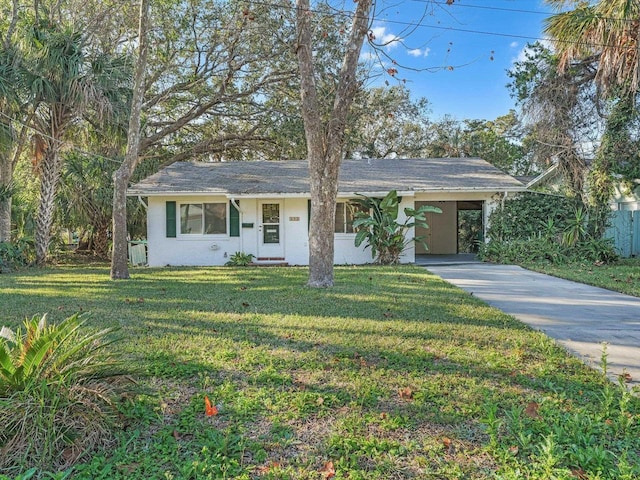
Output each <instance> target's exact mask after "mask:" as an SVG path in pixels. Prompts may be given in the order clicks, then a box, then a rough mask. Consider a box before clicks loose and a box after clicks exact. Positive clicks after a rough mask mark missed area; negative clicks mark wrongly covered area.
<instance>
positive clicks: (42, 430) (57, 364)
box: [0, 314, 124, 473]
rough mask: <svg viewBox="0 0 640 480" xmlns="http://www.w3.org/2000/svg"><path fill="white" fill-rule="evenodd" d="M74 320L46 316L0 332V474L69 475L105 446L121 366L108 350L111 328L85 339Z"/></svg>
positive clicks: (114, 412)
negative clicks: (32, 470)
mask: <svg viewBox="0 0 640 480" xmlns="http://www.w3.org/2000/svg"><path fill="white" fill-rule="evenodd" d="M83 324H84V321H83V320H82V319H81V318H80V317H79V316H78V315H77V314H76V315H73V316H71V317H69V318H67V319H65V320H63V321H62V322H60V323H58V324H52V325H50V324H48V322H47V317H46V315H45V316H43V317H42V318H40V319H38V318H37V317H33V318H32V319H30V320H25V322H24V326H23V327H22V328H18V329H17V330H15V331H12V330H10V329H8V328H6V327H2V329H1V330H0V425H2V429H0V470H2V471H3V472H7V473H18V472H23V471H25V470H27V469H28V468H35V467H37V468H39V469H50V470H57V469H64V468H67V467H68V466H70V465H72V464H73V463H74V462H75V461H77V460H78V459H79V458H80V457H82V456H83V454H85V453H87V452H89V451H91V450H92V449H94V448H95V447H98V446H103V447H104V446H107V445H108V443H109V442H110V440H111V438H112V435H111V431H112V427H113V426H114V423H115V421H116V419H117V410H116V408H115V405H114V403H113V401H112V399H113V398H114V395H115V394H117V393H119V392H120V391H121V389H120V387H121V386H122V385H124V383H123V382H122V380H123V379H124V377H123V375H122V373H123V372H122V369H121V364H120V362H118V361H116V360H115V359H114V358H113V356H111V355H109V354H107V353H106V352H105V351H104V347H105V346H107V345H109V343H110V342H108V341H106V336H107V335H109V334H110V333H111V332H112V331H113V329H110V328H108V329H104V330H101V331H98V332H96V333H82V332H81V328H82V326H83Z"/></svg>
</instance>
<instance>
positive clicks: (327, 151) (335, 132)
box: [296, 0, 372, 288]
mask: <svg viewBox="0 0 640 480" xmlns="http://www.w3.org/2000/svg"><path fill="white" fill-rule="evenodd" d="M371 3H372V0H360V1H359V2H358V4H357V7H356V11H355V13H354V15H353V22H352V25H351V34H350V37H349V41H348V42H347V45H346V51H345V54H344V58H343V63H342V68H341V70H340V74H339V76H338V84H337V86H336V96H335V99H334V103H333V109H332V110H331V114H330V116H329V121H328V123H327V124H323V122H322V120H321V117H322V115H321V114H320V104H319V102H318V95H317V89H316V80H315V75H316V72H315V67H314V61H313V49H314V46H313V40H312V30H313V28H312V18H313V14H312V11H311V8H310V5H309V0H297V8H296V26H297V36H298V45H297V55H298V67H299V70H300V96H301V99H302V119H303V123H304V130H305V137H306V140H307V156H308V161H309V177H310V190H311V225H310V227H309V280H308V282H307V284H308V285H309V286H310V287H316V288H322V287H331V286H333V258H334V229H335V214H336V211H335V209H336V197H337V194H338V174H339V172H340V162H341V161H342V154H343V146H344V130H345V124H346V120H347V114H348V113H349V110H350V108H351V104H352V103H353V98H354V96H355V94H356V91H357V89H358V85H357V80H356V70H357V67H358V60H359V58H360V50H361V49H362V43H363V42H364V38H365V35H366V34H367V30H368V27H369V20H370V19H369V15H370V11H371Z"/></svg>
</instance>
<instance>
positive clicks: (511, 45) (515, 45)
mask: <svg viewBox="0 0 640 480" xmlns="http://www.w3.org/2000/svg"><path fill="white" fill-rule="evenodd" d="M518 45H519V43H518V42H511V43H510V44H509V46H510V47H511V48H516V47H517V46H518Z"/></svg>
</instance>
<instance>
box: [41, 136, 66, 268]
mask: <svg viewBox="0 0 640 480" xmlns="http://www.w3.org/2000/svg"><path fill="white" fill-rule="evenodd" d="M39 169H40V203H39V204H38V214H37V216H36V235H35V237H36V238H35V242H36V263H37V264H38V265H44V264H45V263H46V261H47V257H48V254H49V243H50V241H51V226H52V225H53V214H54V210H55V200H56V191H57V189H58V183H59V181H60V174H61V171H62V161H61V160H60V155H59V154H58V149H57V148H56V147H55V146H54V145H53V144H52V145H50V147H49V149H48V150H47V151H46V153H45V155H44V158H43V159H42V161H41V162H40V165H39Z"/></svg>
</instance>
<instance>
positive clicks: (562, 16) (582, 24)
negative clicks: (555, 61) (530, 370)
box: [545, 0, 640, 97]
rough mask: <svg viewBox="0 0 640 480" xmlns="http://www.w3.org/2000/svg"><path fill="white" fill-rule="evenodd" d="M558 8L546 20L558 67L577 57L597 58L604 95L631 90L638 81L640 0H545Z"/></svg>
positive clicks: (639, 64)
mask: <svg viewBox="0 0 640 480" xmlns="http://www.w3.org/2000/svg"><path fill="white" fill-rule="evenodd" d="M547 3H548V4H549V5H551V6H553V7H554V8H556V9H558V10H560V9H561V8H563V7H565V6H567V5H575V7H576V8H575V9H574V10H569V11H566V12H561V13H558V14H556V15H553V16H551V17H549V18H548V19H547V20H546V28H545V32H546V33H547V34H549V35H550V36H551V39H552V42H553V43H554V46H555V49H556V51H557V53H558V55H559V59H560V69H561V70H564V69H565V68H566V67H567V66H568V65H570V64H571V63H573V62H575V61H577V60H585V59H587V60H588V59H592V60H593V61H596V62H597V72H596V77H595V79H596V84H597V86H598V87H599V89H600V90H601V94H602V95H603V96H605V97H606V96H608V95H610V94H612V93H613V94H616V93H617V92H618V93H625V94H626V93H629V94H633V93H635V92H637V90H638V87H639V85H640V52H639V51H638V47H639V46H640V2H638V0H600V1H599V2H597V3H595V4H591V5H590V4H586V3H585V2H584V1H582V0H547Z"/></svg>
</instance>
